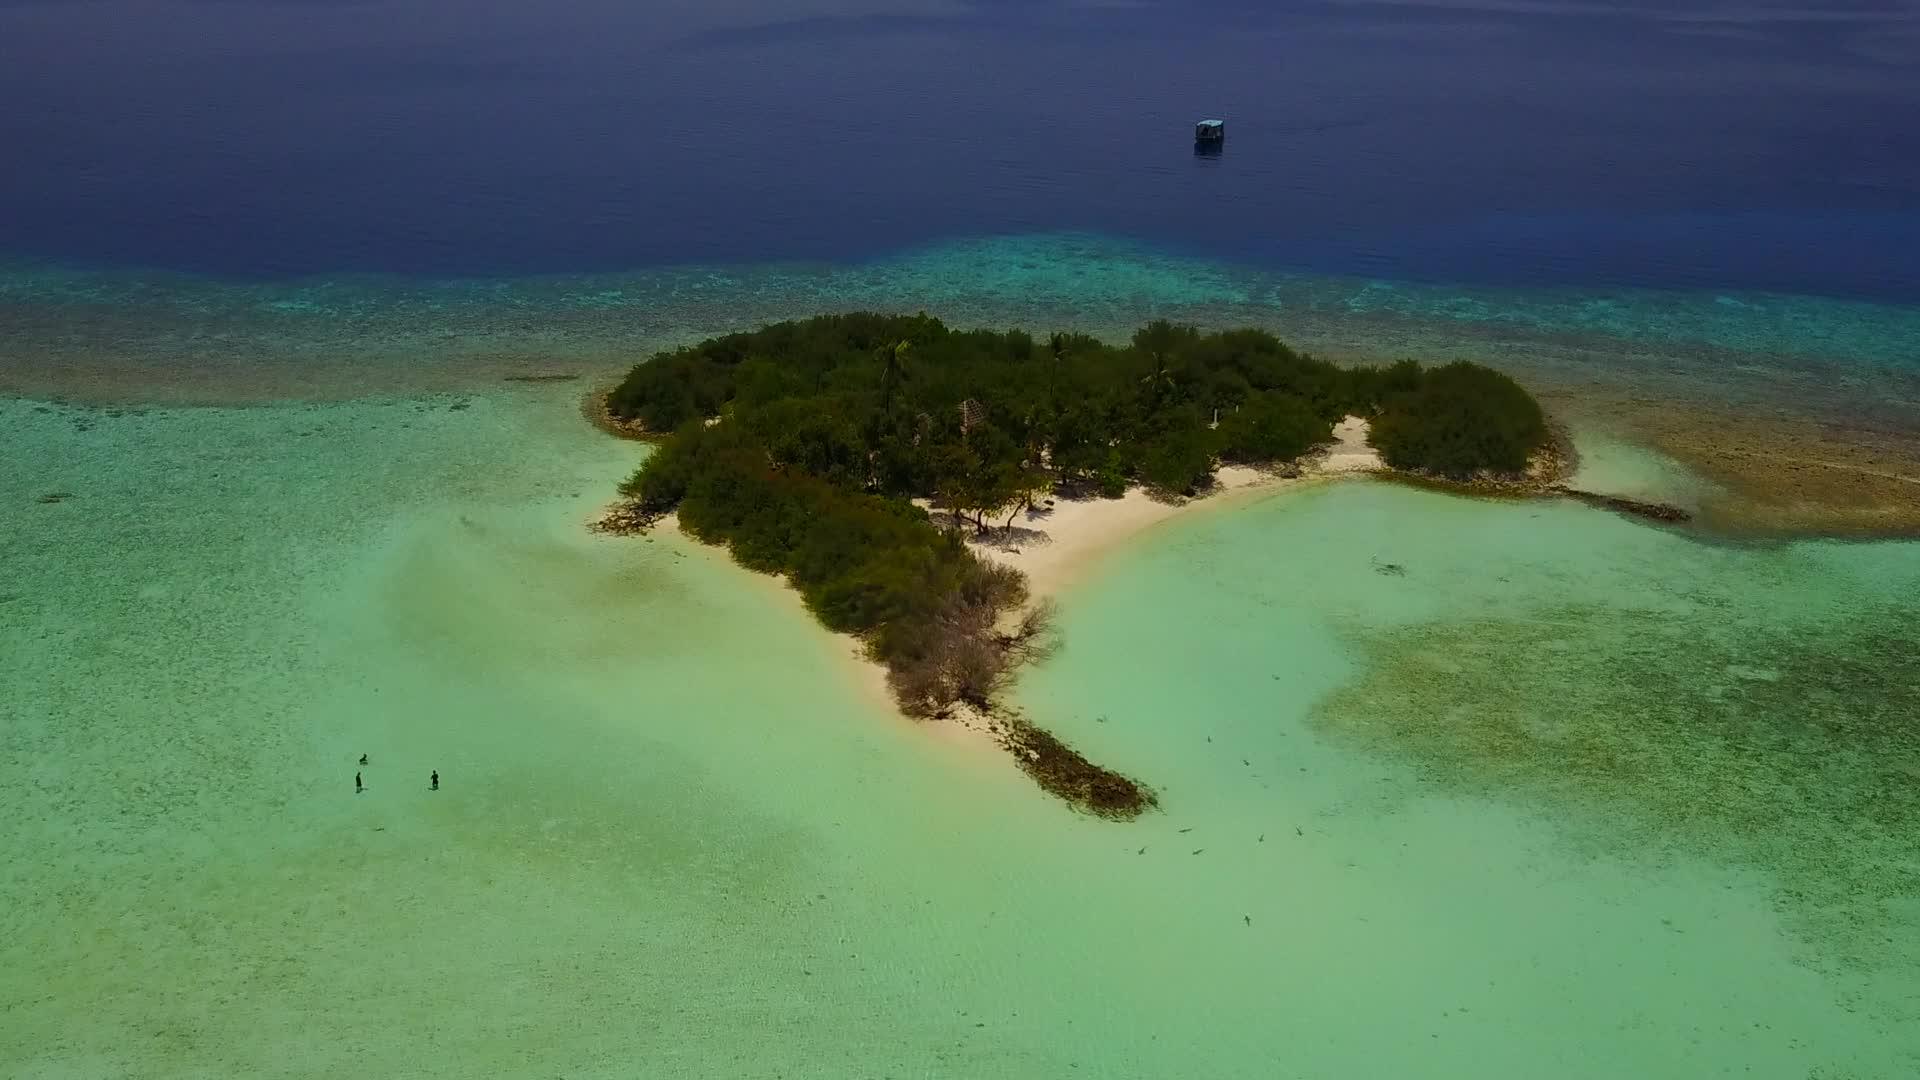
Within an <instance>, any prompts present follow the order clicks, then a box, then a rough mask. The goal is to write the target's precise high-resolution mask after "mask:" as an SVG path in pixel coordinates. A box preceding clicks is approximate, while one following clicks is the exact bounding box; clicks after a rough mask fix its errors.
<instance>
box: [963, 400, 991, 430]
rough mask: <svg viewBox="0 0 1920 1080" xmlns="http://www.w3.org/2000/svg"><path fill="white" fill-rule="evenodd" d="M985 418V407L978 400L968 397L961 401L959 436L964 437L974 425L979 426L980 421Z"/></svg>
mask: <svg viewBox="0 0 1920 1080" xmlns="http://www.w3.org/2000/svg"><path fill="white" fill-rule="evenodd" d="M986 418H987V407H986V406H985V405H982V404H980V403H979V402H977V401H975V400H973V399H972V398H968V399H967V400H965V401H963V402H961V403H960V437H961V438H963V439H964V438H966V437H967V433H968V432H970V431H972V430H973V429H974V428H975V427H977V426H979V425H980V424H981V423H982V422H984V421H985V420H986Z"/></svg>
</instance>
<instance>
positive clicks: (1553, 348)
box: [0, 233, 1920, 433]
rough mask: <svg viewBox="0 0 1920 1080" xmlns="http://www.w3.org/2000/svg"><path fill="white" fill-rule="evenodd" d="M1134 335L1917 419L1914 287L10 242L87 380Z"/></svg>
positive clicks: (1880, 423)
mask: <svg viewBox="0 0 1920 1080" xmlns="http://www.w3.org/2000/svg"><path fill="white" fill-rule="evenodd" d="M851 308H873V309H880V310H889V311H916V310H926V311H930V312H933V313H936V314H938V315H940V316H941V317H942V318H944V319H946V320H948V321H949V322H952V323H955V324H958V325H987V326H1008V325H1020V326H1026V327H1030V328H1035V329H1037V330H1045V329H1053V328H1064V329H1077V330H1085V331H1088V332H1092V333H1097V334H1103V335H1108V336H1124V335H1125V334H1127V333H1129V332H1131V330H1132V329H1133V328H1134V327H1136V326H1138V325H1139V324H1140V323H1141V322H1143V321H1145V320H1147V319H1149V318H1154V317H1166V318H1171V319H1175V320H1180V321H1186V322H1193V323H1197V324H1201V325H1205V326H1216V327H1219V326H1242V325H1260V326H1268V327H1271V328H1273V329H1274V330H1276V331H1277V332H1279V333H1280V334H1281V335H1282V336H1283V337H1285V338H1287V339H1288V340H1290V341H1293V342H1295V343H1298V344H1300V345H1302V346H1304V347H1307V348H1309V349H1313V350H1317V351H1320V352H1323V353H1326V354H1329V355H1334V356H1339V357H1367V358H1380V357H1398V356H1404V355H1418V356H1421V357H1424V358H1429V359H1431V358H1440V357H1452V356H1470V357H1475V358H1479V359H1482V360H1486V361H1489V362H1492V363H1496V364H1499V365H1501V366H1503V367H1506V368H1508V369H1510V370H1513V371H1515V372H1516V373H1518V374H1521V375H1522V376H1524V377H1525V378H1527V379H1528V380H1529V381H1531V382H1533V383H1535V384H1536V385H1539V386H1541V387H1542V388H1545V389H1563V390H1572V391H1578V392H1591V391H1593V390H1594V389H1596V388H1598V389H1603V390H1605V391H1607V392H1608V393H1609V394H1610V395H1611V396H1613V397H1615V398H1617V397H1619V396H1620V395H1622V394H1629V395H1635V396H1638V397H1640V398H1642V399H1653V398H1657V399H1659V400H1661V401H1663V402H1665V403H1666V404H1670V405H1676V404H1677V405H1681V406H1685V405H1689V404H1691V405H1697V406H1706V407H1710V408H1713V409H1717V410H1722V411H1725V410H1731V409H1738V410H1742V411H1745V412H1749V413H1753V414H1756V415H1767V414H1770V413H1776V412H1779V411H1781V410H1782V409H1783V407H1784V408H1785V409H1787V410H1789V411H1792V412H1795V413H1797V414H1799V415H1803V416H1805V415H1817V416H1826V417H1835V416H1838V417H1844V418H1845V420H1846V422H1847V423H1848V424H1850V425H1852V426H1854V427H1856V428H1868V427H1870V428H1874V429H1876V430H1898V431H1902V432H1907V433H1911V432H1912V430H1913V417H1914V416H1916V415H1920V358H1917V357H1916V355H1915V353H1914V347H1913V342H1915V341H1920V307H1916V306H1913V305H1902V304H1891V303H1870V302H1862V301H1849V300H1837V299H1829V298H1821V297H1812V296H1794V295H1786V294H1771V293H1720V292H1704V291H1693V292H1678V291H1673V292H1665V291H1656V290H1646V289H1626V288H1619V289H1571V288H1555V289H1516V288H1500V289H1495V288H1485V287H1463V286H1450V285H1437V284H1416V283H1410V282H1397V281H1386V280H1375V279H1365V278H1351V277H1331V276H1325V275H1307V274H1290V273H1280V272H1275V271H1271V270H1264V269H1257V268H1254V267H1249V266H1243V265H1236V264H1232V263H1226V262H1218V261H1209V260H1200V259H1193V258H1185V257H1181V256H1176V255H1171V254H1168V253H1166V252H1164V251H1160V250H1158V249H1154V248H1151V247H1146V246H1143V245H1139V244H1136V243H1132V242H1129V241H1126V240H1123V239H1118V238H1115V237H1110V236H1104V235H1087V234H1051V233H1043V234H1023V235H1015V236H1004V237H990V238H983V239H974V240H961V241H953V242H949V243H943V244H939V245H935V246H932V247H927V248H923V249H918V250H914V251H909V252H903V253H900V254H898V255H894V256H889V257H884V258H877V259H873V260H870V261H866V262H861V263H853V264H762V265H743V266H713V267H697V266H696V267H681V268H665V269H655V270H647V271H639V272H633V273H625V274H596V275H574V276H554V277H538V278H513V279H473V280H450V281H423V280H419V279H407V278H388V277H375V276H361V277H328V278H315V279H302V280H297V281H290V282H266V283H261V282H253V283H247V282H225V281H218V280H214V279H207V278H197V277H188V276H181V275H169V274H161V273H153V272H133V271H125V272H107V271H90V270H78V269H73V268H70V267H61V266H58V265H50V264H43V263H19V262H14V263H11V264H5V265H0V353H4V354H6V355H9V356H10V357H11V358H13V359H14V361H15V363H14V364H12V365H10V366H9V367H7V368H5V369H0V388H11V389H13V390H15V391H17V392H25V393H29V394H39V395H42V396H48V395H53V396H60V397H71V398H80V399H84V400H94V401H101V400H105V401H124V400H128V399H132V400H135V401H150V400H173V401H181V400H186V401H218V402H228V401H236V400H245V401H251V400H261V399H269V400H271V399H280V398H289V397H295V398H316V397H326V398H338V397H342V396H353V395H356V394H361V393H367V392H376V391H386V392H396V393H402V392H417V391H420V390H423V389H428V390H464V389H467V388H469V387H470V386H472V385H474V384H475V383H476V381H486V380H489V379H493V378H498V377H500V376H501V375H504V374H512V373H525V372H528V371H535V372H547V373H551V372H575V373H581V374H584V375H589V376H591V375H599V374H604V373H606V372H610V371H616V370H619V369H621V368H623V367H624V366H625V365H627V364H630V363H632V362H633V361H634V360H637V359H640V358H642V357H644V356H646V355H647V354H648V353H650V352H651V351H652V350H654V349H656V348H659V347H662V346H663V345H668V344H674V343H681V342H687V341H692V340H696V339H698V338H700V337H703V336H706V335H708V334H711V333H716V332H722V331H727V330H733V329H739V328H743V327H748V326H751V325H755V324H757V323H760V322H763V321H769V320H774V319H780V318H792V317H800V316H805V315H809V314H813V313H815V312H818V311H822V310H846V309H851Z"/></svg>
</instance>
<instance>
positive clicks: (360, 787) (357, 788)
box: [353, 773, 366, 795]
mask: <svg viewBox="0 0 1920 1080" xmlns="http://www.w3.org/2000/svg"><path fill="white" fill-rule="evenodd" d="M364 790H366V786H365V785H364V784H362V783H360V774H359V773H354V774H353V793H354V794H355V795H358V794H360V793H361V792H362V791H364Z"/></svg>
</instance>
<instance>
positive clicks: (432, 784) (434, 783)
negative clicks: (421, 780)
mask: <svg viewBox="0 0 1920 1080" xmlns="http://www.w3.org/2000/svg"><path fill="white" fill-rule="evenodd" d="M427 790H428V791H439V790H440V770H439V769H435V770H433V775H432V776H431V777H429V778H428V781H427Z"/></svg>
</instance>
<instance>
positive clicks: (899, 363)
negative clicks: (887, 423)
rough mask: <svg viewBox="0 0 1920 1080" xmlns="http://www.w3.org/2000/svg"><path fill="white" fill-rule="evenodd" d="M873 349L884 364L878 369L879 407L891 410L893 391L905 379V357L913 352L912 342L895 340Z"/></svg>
mask: <svg viewBox="0 0 1920 1080" xmlns="http://www.w3.org/2000/svg"><path fill="white" fill-rule="evenodd" d="M874 351H875V352H877V353H879V354H880V359H881V361H882V363H883V365H884V366H883V367H882V368H881V369H880V404H881V408H882V409H885V410H888V411H891V410H892V409H893V395H894V392H895V391H896V390H898V389H899V387H900V384H901V383H903V382H905V381H906V379H907V358H908V357H909V356H911V355H912V354H913V342H911V341H896V342H894V343H893V344H892V345H882V346H880V348H878V349H876V350H874Z"/></svg>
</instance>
